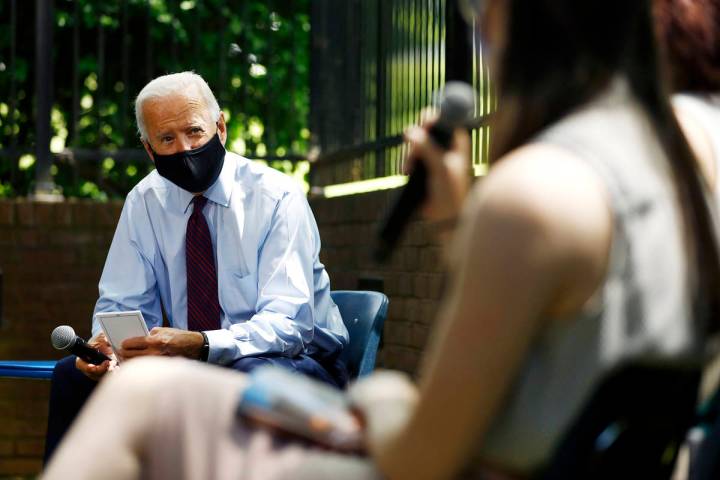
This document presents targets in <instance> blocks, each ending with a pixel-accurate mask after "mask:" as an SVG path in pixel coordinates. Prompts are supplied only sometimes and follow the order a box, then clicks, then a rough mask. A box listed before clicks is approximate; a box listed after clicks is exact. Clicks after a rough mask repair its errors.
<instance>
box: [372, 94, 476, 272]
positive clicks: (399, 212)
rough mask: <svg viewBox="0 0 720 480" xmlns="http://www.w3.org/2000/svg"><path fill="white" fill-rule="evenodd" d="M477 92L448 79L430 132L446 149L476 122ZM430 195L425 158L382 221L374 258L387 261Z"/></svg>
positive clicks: (411, 173) (415, 167)
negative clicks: (457, 132)
mask: <svg viewBox="0 0 720 480" xmlns="http://www.w3.org/2000/svg"><path fill="white" fill-rule="evenodd" d="M474 109H475V91H474V90H473V88H472V87H471V86H470V85H468V84H467V83H464V82H448V83H447V84H445V88H444V89H443V91H442V93H441V95H440V113H439V116H438V119H437V121H436V122H435V124H434V125H432V126H431V127H430V129H429V130H428V133H429V134H430V137H431V138H432V139H433V140H434V141H435V143H436V144H437V145H438V146H439V147H441V148H442V149H443V150H447V149H448V148H450V142H451V141H452V136H453V132H454V131H455V130H456V129H458V128H469V127H470V126H471V124H473V123H477V121H474V119H473V112H474ZM426 195H427V167H426V166H425V164H424V163H423V160H422V158H418V159H416V161H415V165H414V166H413V170H412V172H410V178H409V179H408V182H407V184H406V185H405V187H403V189H402V190H401V191H400V194H399V195H398V196H397V198H396V200H395V203H394V204H393V206H392V208H391V209H390V210H389V211H388V213H387V214H386V216H385V219H384V221H383V222H382V224H381V225H382V227H381V228H380V232H379V234H378V238H377V245H376V247H375V252H374V257H375V260H376V261H378V262H381V263H384V262H386V261H387V260H388V259H389V258H390V256H391V254H392V252H393V250H394V249H395V247H396V245H397V242H398V241H399V240H400V237H401V236H402V234H403V232H404V230H405V227H406V226H407V223H408V221H409V220H410V218H411V217H412V215H413V213H415V210H416V209H417V208H418V207H419V206H420V205H422V203H423V201H424V200H425V197H426Z"/></svg>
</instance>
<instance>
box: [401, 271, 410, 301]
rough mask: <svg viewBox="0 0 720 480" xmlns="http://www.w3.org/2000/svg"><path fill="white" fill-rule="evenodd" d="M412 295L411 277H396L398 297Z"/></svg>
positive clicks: (402, 275) (406, 275)
mask: <svg viewBox="0 0 720 480" xmlns="http://www.w3.org/2000/svg"><path fill="white" fill-rule="evenodd" d="M412 293H413V277H412V275H408V274H401V275H400V276H399V277H398V295H401V296H403V297H408V296H410V295H412Z"/></svg>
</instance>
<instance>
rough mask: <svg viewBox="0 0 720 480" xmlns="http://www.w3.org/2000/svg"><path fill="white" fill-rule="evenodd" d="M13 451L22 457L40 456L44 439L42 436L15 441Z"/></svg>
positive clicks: (42, 451)
mask: <svg viewBox="0 0 720 480" xmlns="http://www.w3.org/2000/svg"><path fill="white" fill-rule="evenodd" d="M15 451H16V453H17V454H18V455H19V456H22V457H42V456H43V453H45V441H44V440H43V439H42V438H35V439H24V440H18V441H16V442H15Z"/></svg>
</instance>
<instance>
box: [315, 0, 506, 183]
mask: <svg viewBox="0 0 720 480" xmlns="http://www.w3.org/2000/svg"><path fill="white" fill-rule="evenodd" d="M312 24H313V30H312V51H311V65H312V73H311V80H310V81H311V131H312V134H313V139H314V143H315V145H317V147H318V152H316V157H317V158H316V159H315V161H314V163H313V166H312V181H311V183H312V187H313V190H314V191H315V192H316V193H318V194H322V193H323V192H326V191H327V190H326V187H327V186H331V185H337V184H346V183H349V182H358V181H362V180H370V179H378V178H385V179H392V178H393V177H395V176H397V175H400V174H401V172H402V162H403V159H404V155H405V148H406V147H405V146H404V145H403V144H402V141H401V134H402V131H403V129H404V128H405V127H406V126H408V125H410V124H413V123H416V122H417V121H418V118H419V113H420V111H421V110H422V109H423V107H425V106H427V105H430V104H432V102H433V95H434V93H435V92H436V91H438V90H439V89H440V88H441V87H442V85H443V84H444V83H445V82H446V81H449V80H462V81H466V82H469V83H472V84H473V85H474V86H475V88H476V89H477V92H478V102H477V105H476V113H477V114H478V115H484V114H487V113H489V112H490V110H491V109H492V106H493V105H492V104H493V100H492V97H491V92H490V85H489V78H488V72H487V66H486V65H485V63H484V62H483V60H482V52H480V51H477V49H478V48H479V47H478V45H479V42H475V41H474V40H475V39H474V35H475V29H474V28H472V25H468V24H467V23H466V22H465V20H464V19H463V18H461V15H460V12H459V9H458V5H457V2H456V1H455V0H316V1H314V2H313V5H312ZM488 145H489V143H488V128H487V127H482V128H479V129H477V130H475V131H473V152H474V166H475V171H476V172H477V173H482V172H483V171H484V169H485V167H486V165H487V162H486V159H487V152H488V148H489V146H488ZM387 185H391V183H387Z"/></svg>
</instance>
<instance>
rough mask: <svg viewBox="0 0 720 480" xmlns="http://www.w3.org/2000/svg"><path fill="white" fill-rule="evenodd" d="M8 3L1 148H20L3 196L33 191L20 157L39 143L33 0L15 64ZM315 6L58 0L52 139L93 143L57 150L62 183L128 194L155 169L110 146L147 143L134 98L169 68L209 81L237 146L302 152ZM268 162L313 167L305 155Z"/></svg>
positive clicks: (247, 150) (298, 170)
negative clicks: (85, 155) (85, 156)
mask: <svg viewBox="0 0 720 480" xmlns="http://www.w3.org/2000/svg"><path fill="white" fill-rule="evenodd" d="M10 5H11V4H10V2H0V19H3V20H0V25H2V27H3V28H0V52H3V53H1V54H0V55H2V56H0V61H1V62H3V63H4V65H5V66H6V68H5V69H4V70H2V67H1V66H0V148H8V147H15V148H17V149H18V150H20V153H18V154H17V156H15V157H14V158H12V159H8V158H7V157H3V160H2V162H1V163H0V196H7V195H23V194H26V193H27V192H29V191H30V190H31V189H32V183H33V180H34V169H35V165H34V164H32V165H26V168H20V165H19V161H20V155H21V154H22V153H26V152H30V153H32V152H33V150H34V144H35V135H34V132H35V126H34V114H33V108H34V98H33V97H34V93H35V92H34V89H35V82H34V76H35V74H34V69H35V66H34V44H35V42H34V15H35V9H34V5H35V2H16V5H17V9H18V11H17V13H16V15H17V24H16V28H15V44H16V59H15V64H14V68H9V59H8V58H7V57H6V56H5V53H4V52H8V54H9V52H10V44H11V29H10V28H6V27H7V26H10V23H9V22H10V20H9V19H10ZM309 8H310V5H309V0H295V1H293V2H284V1H280V0H272V1H271V0H266V1H260V0H232V1H227V0H183V1H175V0H124V1H122V0H116V1H107V0H72V1H71V0H56V1H55V2H54V17H55V25H54V33H53V41H54V46H53V68H54V85H53V90H52V92H53V102H54V103H53V104H54V108H53V116H52V122H51V123H52V125H51V128H52V136H53V139H52V142H51V149H52V150H53V151H54V152H55V153H63V152H64V149H66V148H68V149H71V150H75V151H77V150H83V151H86V150H91V151H93V152H97V155H96V156H97V158H95V159H92V160H78V159H75V160H71V158H72V157H70V156H68V155H61V156H60V157H59V159H58V160H57V161H56V163H55V165H54V166H53V172H52V173H53V175H54V179H55V181H56V183H57V184H58V185H59V186H60V187H61V188H62V191H63V193H64V194H65V195H66V196H79V197H90V198H96V199H100V200H102V199H106V198H113V197H122V196H124V195H125V194H126V193H127V191H128V190H129V189H130V188H132V186H133V185H134V184H135V183H137V181H138V180H140V179H141V178H142V176H143V175H145V174H146V173H147V172H148V171H150V169H151V168H152V165H151V164H150V162H149V160H147V159H145V158H144V157H143V156H142V155H138V156H137V158H136V159H131V160H127V159H125V160H123V161H120V160H119V158H114V157H113V155H114V152H118V151H120V150H122V151H125V150H127V149H134V150H137V151H138V152H141V151H142V148H141V145H140V142H139V140H138V137H137V134H136V132H135V125H134V111H133V101H134V98H135V96H136V95H137V93H138V92H139V91H140V89H141V88H142V87H143V86H144V85H145V84H146V83H147V82H148V81H149V80H150V79H152V78H154V77H156V76H158V75H162V74H165V73H170V72H178V71H183V70H193V71H195V72H197V73H199V74H201V75H202V76H203V77H204V78H205V79H206V80H207V81H208V83H209V84H210V87H211V88H212V89H213V91H214V92H215V94H216V96H217V97H218V101H219V102H220V105H221V108H223V110H224V111H225V112H226V115H227V117H229V130H228V132H229V137H228V143H227V145H228V147H229V149H230V150H234V151H236V152H237V153H240V154H243V155H245V156H247V157H249V158H261V157H266V156H268V157H278V156H279V157H282V156H285V155H290V154H294V155H297V154H300V155H302V154H304V153H305V152H306V151H307V149H308V138H309V135H308V132H307V129H308V116H309V41H310V35H309V29H310V16H309ZM75 38H77V39H78V42H77V46H76V44H75ZM75 49H77V57H75ZM125 59H126V60H127V61H125ZM13 89H14V92H15V96H14V98H13V97H12V96H11V92H12V90H13ZM13 101H14V107H15V108H14V109H13ZM3 112H5V113H3ZM33 158H34V157H33ZM78 158H79V157H78ZM26 163H27V162H26ZM270 165H271V166H274V167H276V168H280V169H281V170H283V171H289V173H291V174H293V175H295V176H304V175H305V174H304V173H302V172H304V171H305V170H306V167H305V166H304V165H302V164H298V165H288V164H286V163H284V162H277V161H270Z"/></svg>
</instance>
